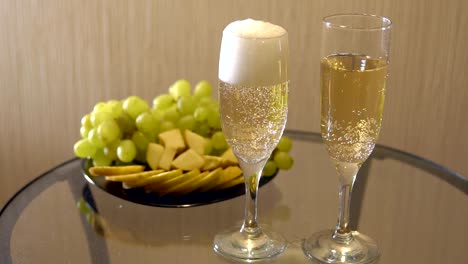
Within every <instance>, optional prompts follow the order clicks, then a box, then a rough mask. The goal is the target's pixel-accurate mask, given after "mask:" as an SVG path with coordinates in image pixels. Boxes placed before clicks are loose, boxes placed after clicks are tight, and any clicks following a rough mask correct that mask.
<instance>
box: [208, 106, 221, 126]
mask: <svg viewBox="0 0 468 264" xmlns="http://www.w3.org/2000/svg"><path fill="white" fill-rule="evenodd" d="M207 122H208V125H209V126H210V127H212V128H214V129H217V130H219V129H221V117H220V116H219V112H218V111H215V110H214V109H212V110H211V111H210V113H209V115H208V117H207Z"/></svg>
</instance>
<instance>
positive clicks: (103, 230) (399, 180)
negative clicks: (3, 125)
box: [0, 131, 468, 264]
mask: <svg viewBox="0 0 468 264" xmlns="http://www.w3.org/2000/svg"><path fill="white" fill-rule="evenodd" d="M286 134H287V135H288V136H290V137H292V138H293V140H294V145H293V149H292V150H291V155H292V156H293V158H294V166H293V168H292V169H290V170H288V171H280V172H279V174H278V175H277V176H276V177H275V178H274V179H273V180H272V181H271V182H269V183H267V184H265V185H264V186H262V187H261V188H260V191H259V221H260V223H261V224H262V225H266V226H269V227H271V228H272V229H274V230H276V231H279V232H281V233H282V234H283V235H284V236H285V237H286V239H287V241H288V242H289V246H288V248H287V249H286V251H285V253H283V254H282V255H280V256H279V257H278V258H277V259H274V260H271V261H269V262H268V263H312V262H311V261H310V260H308V259H307V258H306V257H305V256H304V254H303V253H302V251H301V247H300V244H301V241H302V239H304V238H306V237H308V236H310V235H311V234H312V233H314V232H316V231H319V230H323V229H332V228H333V227H334V225H335V224H336V217H337V212H338V177H337V176H336V173H335V171H334V168H333V165H332V163H331V161H330V159H329V158H328V155H327V153H326V151H325V149H324V147H323V145H322V143H321V139H320V136H319V135H318V134H316V133H305V132H297V131H287V132H286ZM243 203H244V197H243V196H238V197H235V198H232V199H229V200H225V201H221V202H217V203H212V204H208V205H202V206H196V207H189V208H162V207H152V206H145V205H140V204H135V203H132V202H128V201H125V200H123V199H121V198H118V197H115V196H112V195H110V194H108V193H106V192H104V191H103V190H101V189H99V188H97V187H95V186H93V185H90V184H88V183H87V181H86V180H85V178H84V177H83V175H82V173H81V160H79V159H73V160H70V161H67V162H65V163H63V164H62V165H59V166H58V167H56V168H53V169H51V170H50V171H49V172H47V173H45V174H43V175H41V176H40V177H38V178H36V179H35V180H34V181H32V182H31V183H29V184H28V185H27V186H25V187H24V188H23V189H22V190H20V191H19V192H18V193H17V194H16V195H15V196H14V197H12V198H11V199H10V201H9V202H8V203H7V204H6V205H5V207H4V208H3V209H2V211H1V212H0V263H5V264H7V263H22V264H23V263H80V264H82V263H99V264H106V263H231V262H232V261H229V260H226V259H223V258H222V257H220V256H217V255H216V254H215V253H214V252H213V249H212V241H213V237H214V235H215V234H216V233H218V232H220V231H222V230H224V229H226V228H228V227H232V226H234V225H238V226H240V223H241V220H242V217H243ZM351 217H352V220H351V225H352V226H353V228H357V229H358V230H359V231H360V232H362V233H364V234H366V235H368V236H370V237H372V238H373V239H375V240H376V241H377V242H378V244H379V247H380V249H381V252H382V256H381V258H380V260H379V262H378V263H382V264H389V263H392V264H393V263H425V264H427V263H468V254H465V251H466V245H468V225H467V224H466V219H467V217H468V181H467V180H466V179H465V178H463V177H462V176H461V175H458V174H456V173H454V172H452V171H450V170H448V169H446V168H444V167H442V166H439V165H437V164H435V163H433V162H430V161H428V160H424V159H422V158H419V157H417V156H414V155H411V154H408V153H405V152H401V151H398V150H395V149H391V148H388V147H384V146H379V145H378V146H376V149H375V150H374V153H373V154H372V156H371V157H370V158H369V160H368V161H367V162H366V163H365V164H364V165H363V167H362V169H361V171H360V173H359V175H358V178H357V181H356V184H355V190H354V193H353V200H352V210H351Z"/></svg>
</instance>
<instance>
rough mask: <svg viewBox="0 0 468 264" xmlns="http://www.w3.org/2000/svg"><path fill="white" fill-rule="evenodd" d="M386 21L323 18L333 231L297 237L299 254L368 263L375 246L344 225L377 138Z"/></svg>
mask: <svg viewBox="0 0 468 264" xmlns="http://www.w3.org/2000/svg"><path fill="white" fill-rule="evenodd" d="M390 31H391V21H390V20H389V19H387V18H385V17H380V16H375V15H366V14H340V15H332V16H328V17H325V18H324V19H323V26H322V47H321V56H322V59H321V63H320V70H321V71H320V74H321V80H320V86H321V132H322V139H323V142H324V144H325V147H326V149H327V151H328V154H329V156H330V157H331V159H332V160H333V163H334V165H335V166H336V170H337V172H338V176H339V182H340V189H339V196H340V207H339V213H338V224H337V226H336V228H335V230H327V231H322V232H318V233H315V234H313V235H312V236H311V237H309V238H308V239H306V240H304V241H303V244H302V248H303V250H304V253H305V254H306V255H307V256H308V257H309V258H311V259H313V260H315V261H318V262H320V263H372V262H374V261H376V260H377V259H378V257H379V250H378V247H377V244H376V243H375V242H374V241H373V240H372V239H371V238H369V237H367V236H365V235H363V234H360V233H358V232H357V231H352V230H351V229H350V227H349V207H350V199H351V191H352V188H353V183H354V180H355V179H356V175H357V173H358V170H359V168H360V167H361V165H362V163H363V162H364V161H365V160H366V159H367V158H368V157H369V155H370V154H371V152H372V150H373V149H374V146H375V142H376V141H377V138H378V136H379V132H380V124H381V120H382V111H383V105H384V98H385V85H386V79H387V66H388V64H389V44H390Z"/></svg>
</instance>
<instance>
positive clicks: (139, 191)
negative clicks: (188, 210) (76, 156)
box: [81, 159, 278, 208]
mask: <svg viewBox="0 0 468 264" xmlns="http://www.w3.org/2000/svg"><path fill="white" fill-rule="evenodd" d="M91 167H92V160H91V159H83V160H82V162H81V169H82V172H83V176H84V177H85V179H86V180H87V181H88V182H89V183H90V184H92V185H94V186H97V187H98V188H100V189H102V190H103V191H105V192H107V193H109V194H111V195H113V196H116V197H119V198H121V199H124V200H126V201H130V202H133V203H137V204H142V205H148V206H156V207H172V208H185V207H193V206H200V205H205V204H211V203H216V202H221V201H224V200H228V199H232V198H235V197H238V196H241V195H244V194H245V185H244V184H238V185H236V186H232V187H230V188H227V189H223V190H214V191H206V192H193V193H189V194H186V195H170V194H168V195H164V196H159V195H158V194H157V193H147V192H145V190H144V189H143V188H134V189H124V188H123V187H122V183H120V182H111V181H106V180H105V179H104V177H94V176H91V174H90V173H89V168H91ZM277 174H278V171H277V172H276V173H275V174H274V175H272V176H270V177H261V178H260V184H259V187H262V186H263V185H265V184H267V183H268V182H270V181H271V180H273V178H275V177H276V175H277Z"/></svg>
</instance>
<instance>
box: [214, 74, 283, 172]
mask: <svg viewBox="0 0 468 264" xmlns="http://www.w3.org/2000/svg"><path fill="white" fill-rule="evenodd" d="M287 101H288V82H284V83H280V84H276V85H270V86H257V87H245V86H241V85H231V84H229V83H226V82H223V81H220V82H219V102H220V113H221V117H222V120H223V122H222V124H223V132H224V135H225V137H226V140H227V141H228V143H229V145H230V146H231V147H232V148H233V151H234V153H236V154H237V155H238V156H239V157H240V158H241V159H244V160H245V161H246V162H251V163H252V162H257V161H259V160H262V159H265V158H267V157H268V156H269V155H270V154H271V152H272V151H273V149H274V148H275V146H276V145H277V144H278V141H279V139H280V137H281V135H282V133H283V130H284V126H285V124H286V118H287V112H288V104H287Z"/></svg>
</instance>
